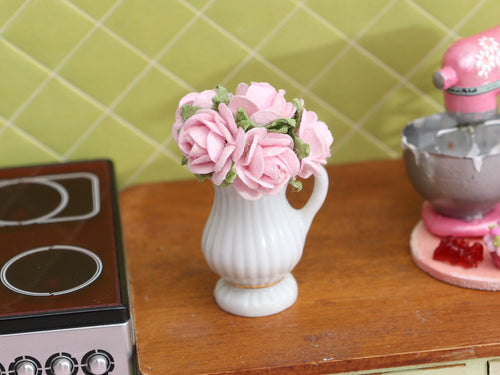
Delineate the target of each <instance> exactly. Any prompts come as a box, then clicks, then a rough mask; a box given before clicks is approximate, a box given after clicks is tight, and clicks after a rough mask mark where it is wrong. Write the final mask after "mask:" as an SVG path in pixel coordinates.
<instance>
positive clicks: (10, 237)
mask: <svg viewBox="0 0 500 375" xmlns="http://www.w3.org/2000/svg"><path fill="white" fill-rule="evenodd" d="M0 301H2V303H0V333H12V332H24V331H37V330H47V329H61V328H72V327H82V326H89V325H101V324H112V323H121V322H126V321H127V320H128V319H129V306H128V305H129V302H128V292H127V283H126V274H125V262H124V255H123V246H122V239H121V232H120V222H119V212H118V202H117V195H116V187H115V181H114V172H113V165H112V163H111V162H110V161H107V160H97V161H86V162H74V163H62V164H51V165H39V166H30V167H23V168H10V169H0Z"/></svg>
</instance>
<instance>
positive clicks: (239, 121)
mask: <svg viewBox="0 0 500 375" xmlns="http://www.w3.org/2000/svg"><path fill="white" fill-rule="evenodd" d="M234 121H235V122H236V125H238V126H239V127H240V128H243V130H244V131H248V130H250V129H252V128H254V127H255V124H254V123H253V122H252V121H251V120H250V117H248V114H247V112H246V111H245V110H244V109H243V108H238V110H237V111H236V114H235V116H234Z"/></svg>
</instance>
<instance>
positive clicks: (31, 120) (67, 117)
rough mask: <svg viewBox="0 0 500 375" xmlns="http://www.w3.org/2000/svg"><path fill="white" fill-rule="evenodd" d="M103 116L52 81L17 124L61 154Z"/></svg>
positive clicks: (71, 92) (59, 83) (65, 87)
mask: <svg viewBox="0 0 500 375" xmlns="http://www.w3.org/2000/svg"><path fill="white" fill-rule="evenodd" d="M101 114H102V111H101V110H100V109H98V108H97V107H96V106H95V105H93V104H92V103H90V102H88V101H87V100H86V99H85V98H84V97H82V96H81V95H80V94H78V93H77V92H75V91H74V90H73V89H71V88H69V87H68V86H66V85H64V84H62V83H61V82H59V81H56V80H52V81H50V83H49V84H48V85H47V86H46V87H45V88H44V89H43V90H42V91H41V92H40V93H39V94H38V95H37V96H36V98H35V99H34V100H33V101H32V102H31V103H30V105H29V106H28V107H27V108H26V109H25V110H24V111H23V113H22V114H21V116H20V117H18V119H17V120H16V125H18V126H19V127H20V128H22V129H23V130H24V131H26V132H27V133H29V134H30V135H32V136H33V137H35V138H37V139H38V140H40V141H41V142H43V143H45V144H46V145H47V146H49V147H50V148H52V149H53V150H55V151H56V152H58V153H60V154H64V153H66V151H67V150H68V149H69V148H70V147H71V146H72V145H73V144H74V143H75V142H76V140H77V139H78V138H79V137H80V136H81V135H82V134H83V133H84V132H85V130H86V129H87V128H88V127H89V126H90V125H91V124H92V123H93V122H94V121H95V120H96V119H97V118H98V117H99V116H100V115H101Z"/></svg>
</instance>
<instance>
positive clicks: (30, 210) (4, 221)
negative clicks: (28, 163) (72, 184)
mask: <svg viewBox="0 0 500 375" xmlns="http://www.w3.org/2000/svg"><path fill="white" fill-rule="evenodd" d="M68 199H69V196H68V192H67V191H66V189H65V188H64V187H63V186H62V185H60V184H58V183H57V182H54V181H51V180H47V179H44V178H18V179H13V180H8V181H2V182H0V202H2V205H1V207H0V225H3V226H12V225H30V224H34V223H38V222H43V221H44V220H46V219H48V218H50V217H52V216H55V215H57V214H58V213H59V212H61V211H62V210H63V209H64V207H65V206H66V205H67V203H68Z"/></svg>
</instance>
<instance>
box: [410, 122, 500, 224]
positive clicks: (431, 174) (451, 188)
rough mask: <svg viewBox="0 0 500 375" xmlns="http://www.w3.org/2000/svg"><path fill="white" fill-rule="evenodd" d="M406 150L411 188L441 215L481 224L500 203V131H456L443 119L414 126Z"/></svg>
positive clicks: (494, 128) (492, 128)
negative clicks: (479, 220) (481, 219)
mask: <svg viewBox="0 0 500 375" xmlns="http://www.w3.org/2000/svg"><path fill="white" fill-rule="evenodd" d="M443 129H447V130H443ZM401 146H402V148H403V158H404V162H405V166H406V172H407V174H408V178H409V179H410V182H411V183H412V185H413V186H414V188H415V189H416V190H417V191H418V192H419V193H420V195H422V197H423V198H424V199H426V200H427V201H429V202H430V203H431V204H432V205H433V207H434V208H435V210H436V211H438V212H439V213H441V214H443V215H446V216H450V217H455V218H459V219H465V220H473V219H480V218H482V217H483V216H484V215H485V214H487V213H488V212H490V211H492V210H493V209H494V208H495V206H496V204H497V203H499V202H500V125H495V126H484V125H477V126H474V127H473V128H471V127H467V128H457V127H456V121H455V120H454V119H453V118H451V117H450V116H449V115H448V114H446V113H438V114H434V115H432V116H428V117H423V118H419V119H417V120H415V121H413V122H411V123H409V124H408V125H407V126H406V127H405V128H404V130H403V135H402V140H401Z"/></svg>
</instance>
